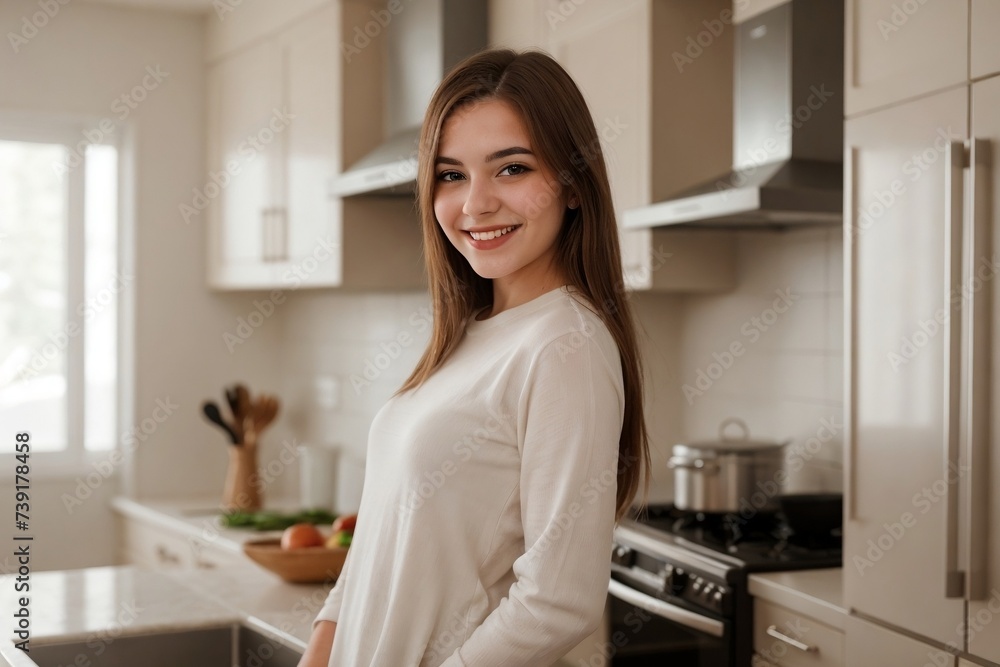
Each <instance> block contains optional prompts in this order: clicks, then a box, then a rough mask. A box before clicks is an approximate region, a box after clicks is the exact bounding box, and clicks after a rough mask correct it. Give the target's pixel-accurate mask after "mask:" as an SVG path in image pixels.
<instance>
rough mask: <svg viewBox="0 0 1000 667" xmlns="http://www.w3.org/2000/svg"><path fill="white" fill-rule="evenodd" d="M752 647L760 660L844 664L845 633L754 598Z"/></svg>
mask: <svg viewBox="0 0 1000 667" xmlns="http://www.w3.org/2000/svg"><path fill="white" fill-rule="evenodd" d="M753 647H754V652H755V653H756V654H757V656H759V658H758V661H759V662H758V664H770V665H775V666H776V667H777V666H780V667H842V666H843V664H844V635H843V633H842V632H840V631H839V630H837V629H836V628H831V627H830V626H828V625H824V624H822V623H820V622H818V621H814V620H813V619H811V618H808V617H806V616H802V615H801V614H797V613H796V612H793V611H790V610H788V609H785V608H784V607H779V606H778V605H775V604H771V603H770V602H765V601H763V600H754V620H753Z"/></svg>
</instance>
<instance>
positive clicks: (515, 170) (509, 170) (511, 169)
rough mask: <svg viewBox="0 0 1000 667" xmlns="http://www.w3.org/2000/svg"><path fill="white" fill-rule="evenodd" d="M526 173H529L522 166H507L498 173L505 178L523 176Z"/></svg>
mask: <svg viewBox="0 0 1000 667" xmlns="http://www.w3.org/2000/svg"><path fill="white" fill-rule="evenodd" d="M528 171H529V169H528V168H527V167H525V166H524V165H523V164H511V165H508V166H506V167H504V168H503V169H502V170H501V171H500V173H501V174H506V175H507V176H517V175H519V174H525V173H527V172H528Z"/></svg>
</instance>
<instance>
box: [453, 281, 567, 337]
mask: <svg viewBox="0 0 1000 667" xmlns="http://www.w3.org/2000/svg"><path fill="white" fill-rule="evenodd" d="M576 291H577V289H576V287H574V286H572V285H562V286H561V287H556V288H555V289H553V290H549V291H548V292H545V293H543V294H540V295H539V296H536V297H535V298H534V299H532V300H531V301H526V302H525V303H522V304H521V305H519V306H514V307H513V308H508V309H507V310H505V311H503V312H502V313H499V314H497V315H494V316H493V317H490V318H488V319H485V320H477V319H476V315H478V314H479V313H480V312H482V310H483V309H482V308H480V309H478V310H476V311H475V312H474V313H472V314H471V315H470V316H469V319H468V321H467V322H466V324H465V331H466V333H470V334H476V333H479V332H482V331H487V330H490V329H495V328H497V327H500V326H504V325H505V324H509V323H510V322H513V321H514V320H517V319H520V318H522V317H524V316H526V315H530V314H531V313H534V312H536V311H538V310H539V309H541V308H544V307H545V306H547V305H549V304H550V303H552V302H553V301H556V300H558V299H560V298H562V297H564V296H567V295H569V294H571V293H573V292H576Z"/></svg>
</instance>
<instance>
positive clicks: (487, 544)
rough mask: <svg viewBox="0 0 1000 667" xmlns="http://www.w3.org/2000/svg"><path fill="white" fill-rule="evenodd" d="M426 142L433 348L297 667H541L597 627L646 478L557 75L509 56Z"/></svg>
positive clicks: (446, 98)
mask: <svg viewBox="0 0 1000 667" xmlns="http://www.w3.org/2000/svg"><path fill="white" fill-rule="evenodd" d="M420 141H421V143H420V159H419V170H418V178H417V181H418V199H419V204H420V211H421V218H422V225H423V235H424V252H425V256H426V261H427V268H428V275H429V288H430V294H431V298H432V300H433V305H434V327H433V333H432V337H431V341H430V344H429V345H428V347H427V350H426V351H425V352H424V355H423V357H422V358H421V360H420V362H419V363H418V364H417V367H416V369H415V370H414V371H413V374H412V375H411V376H410V378H409V379H408V380H407V381H406V382H405V383H404V384H403V386H402V387H401V388H400V389H399V391H398V392H397V393H396V395H395V396H393V397H392V398H391V399H390V400H389V402H388V403H386V405H385V406H384V407H383V408H382V409H381V410H380V411H379V413H378V414H377V415H376V417H375V419H374V420H373V422H372V426H371V432H370V434H369V442H368V458H367V463H366V473H365V481H364V491H363V494H362V499H361V507H360V510H359V517H358V525H357V528H356V530H355V533H354V541H353V542H352V546H351V550H350V552H349V554H348V558H347V562H346V563H345V566H344V570H343V572H342V573H341V575H340V578H339V579H338V581H337V584H336V586H334V588H333V590H331V592H330V595H329V597H328V599H327V601H326V604H325V605H324V607H323V608H322V610H321V611H320V612H319V614H318V615H317V617H316V621H315V622H314V631H313V636H312V638H311V640H310V644H309V647H308V649H307V651H306V654H305V655H304V656H303V659H302V663H301V664H302V665H310V666H313V665H323V666H324V667H326V666H327V665H329V666H331V667H369V666H373V665H378V666H386V667H404V666H406V667H409V666H413V665H420V666H421V667H429V666H438V665H443V666H446V667H460V666H464V667H493V666H496V667H511V666H515V665H516V666H517V667H526V666H536V665H537V666H543V665H551V664H553V663H554V662H556V661H557V660H558V659H559V658H560V657H561V656H563V655H564V654H565V653H566V652H567V651H568V650H569V649H571V648H572V647H573V646H575V645H576V644H577V643H579V642H580V641H581V640H583V639H584V638H586V637H587V636H588V635H589V634H590V633H591V632H592V631H593V630H594V629H595V628H596V627H597V626H598V624H599V622H600V620H601V617H602V614H603V610H604V605H605V600H606V598H607V584H608V576H609V572H610V553H611V544H612V534H613V531H614V526H615V523H616V521H617V520H618V519H620V518H621V517H622V516H623V515H624V514H625V513H626V512H628V510H629V508H630V507H631V504H632V501H633V499H634V497H635V495H636V493H637V491H638V489H639V487H640V486H641V485H642V486H644V485H645V484H646V482H647V481H648V476H649V454H648V448H647V442H646V430H645V425H644V421H643V416H642V373H641V368H640V361H639V355H638V351H637V345H636V340H635V332H634V328H633V323H632V317H631V313H630V309H629V304H628V301H627V300H626V298H625V295H624V294H623V290H622V272H621V263H620V258H619V249H618V228H617V225H616V222H615V215H614V211H613V209H612V203H611V192H610V188H609V185H608V178H607V173H606V170H605V165H604V158H603V155H602V153H601V150H600V141H599V139H598V137H597V133H596V130H595V128H594V123H593V120H592V119H591V116H590V113H589V111H588V109H587V106H586V103H585V102H584V99H583V97H582V95H581V94H580V92H579V90H578V89H577V87H576V85H575V84H574V83H573V81H572V80H571V79H570V77H569V76H568V75H567V74H566V72H565V71H564V70H563V69H562V68H561V67H560V66H559V65H558V64H557V63H556V62H555V61H554V60H552V58H550V57H549V56H547V55H545V54H542V53H537V52H526V53H520V54H519V53H515V52H513V51H507V50H496V51H487V52H484V53H481V54H478V55H476V56H473V57H472V58H469V59H468V60H466V61H464V62H463V63H461V64H459V65H458V66H457V67H456V68H455V69H454V70H453V71H452V72H451V73H449V75H448V76H447V77H446V78H445V80H444V82H442V84H441V85H440V87H439V88H438V90H437V91H436V93H435V94H434V97H433V99H432V100H431V103H430V107H429V109H428V111H427V115H426V117H425V119H424V125H423V131H422V134H421V140H420ZM334 638H335V639H334ZM331 647H332V648H331Z"/></svg>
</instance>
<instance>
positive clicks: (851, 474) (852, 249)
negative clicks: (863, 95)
mask: <svg viewBox="0 0 1000 667" xmlns="http://www.w3.org/2000/svg"><path fill="white" fill-rule="evenodd" d="M857 157H858V151H857V149H855V148H853V147H847V149H846V150H845V151H844V213H845V215H844V298H845V300H844V312H845V314H846V317H845V322H844V359H845V361H846V364H845V366H846V369H845V370H846V371H847V373H846V376H845V378H844V390H845V395H844V427H845V431H844V459H845V460H844V467H845V468H846V479H845V493H844V514H845V515H846V516H845V520H846V521H856V520H857V518H858V517H857V507H858V505H857V498H856V495H857V491H855V487H856V486H857V484H855V480H856V479H857V470H856V465H855V460H856V458H857V452H856V451H855V449H856V448H855V439H856V437H855V433H856V429H855V428H854V419H855V415H856V414H857V412H856V409H855V408H856V398H855V397H856V396H857V368H858V365H857V349H858V348H857V344H856V335H855V334H856V331H857V325H856V322H857V318H858V312H857V297H856V295H855V293H854V286H855V285H856V284H857V275H856V273H857V269H856V265H857V259H856V257H857V237H858V235H859V233H860V232H859V229H858V228H857V221H856V217H857V216H856V212H857V210H858V209H857V206H856V205H855V201H854V193H855V192H857V183H855V181H854V178H855V174H856V173H857V170H856V163H857Z"/></svg>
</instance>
